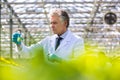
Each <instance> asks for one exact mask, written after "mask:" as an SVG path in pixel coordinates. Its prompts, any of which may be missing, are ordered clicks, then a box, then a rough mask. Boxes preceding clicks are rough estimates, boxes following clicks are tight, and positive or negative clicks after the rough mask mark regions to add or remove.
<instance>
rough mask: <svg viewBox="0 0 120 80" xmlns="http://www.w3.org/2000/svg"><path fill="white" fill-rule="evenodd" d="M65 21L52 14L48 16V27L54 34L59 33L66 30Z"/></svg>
mask: <svg viewBox="0 0 120 80" xmlns="http://www.w3.org/2000/svg"><path fill="white" fill-rule="evenodd" d="M66 25H67V22H66V21H62V20H61V18H60V16H58V15H52V16H50V27H51V28H52V31H53V33H54V34H57V35H61V34H63V33H64V32H65V31H66Z"/></svg>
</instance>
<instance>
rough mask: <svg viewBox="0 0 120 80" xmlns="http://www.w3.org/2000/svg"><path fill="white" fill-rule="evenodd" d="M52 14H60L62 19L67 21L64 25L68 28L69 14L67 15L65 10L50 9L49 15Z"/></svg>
mask: <svg viewBox="0 0 120 80" xmlns="http://www.w3.org/2000/svg"><path fill="white" fill-rule="evenodd" d="M54 14H57V15H58V16H60V17H61V19H62V20H63V21H67V26H66V27H67V28H68V26H69V15H68V13H67V12H66V11H65V10H61V9H54V10H51V12H50V14H49V16H51V15H54Z"/></svg>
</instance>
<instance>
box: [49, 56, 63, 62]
mask: <svg viewBox="0 0 120 80" xmlns="http://www.w3.org/2000/svg"><path fill="white" fill-rule="evenodd" d="M48 60H49V61H51V62H61V61H62V59H61V58H60V57H58V56H56V55H55V54H49V55H48Z"/></svg>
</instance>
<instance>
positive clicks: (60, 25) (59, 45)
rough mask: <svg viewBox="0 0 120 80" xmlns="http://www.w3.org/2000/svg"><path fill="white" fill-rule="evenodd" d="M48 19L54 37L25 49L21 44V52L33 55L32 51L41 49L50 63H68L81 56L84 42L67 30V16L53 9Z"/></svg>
mask: <svg viewBox="0 0 120 80" xmlns="http://www.w3.org/2000/svg"><path fill="white" fill-rule="evenodd" d="M49 18H50V27H51V29H52V31H53V33H54V35H53V36H49V37H46V38H45V39H43V40H41V41H40V42H38V43H37V44H34V45H32V46H30V47H26V46H25V45H24V44H23V43H21V44H19V45H20V46H21V48H22V51H23V52H26V53H33V54H34V52H33V51H34V49H36V48H38V49H39V48H40V49H41V47H42V49H43V52H44V56H45V57H46V58H47V59H49V60H50V61H61V60H67V61H68V60H71V59H75V58H76V57H79V56H80V55H81V54H83V51H84V41H83V39H82V38H81V37H78V36H76V35H74V34H73V33H72V32H71V31H70V30H68V26H69V16H68V14H67V12H66V11H64V10H61V9H55V10H53V11H52V12H51V13H50V17H49ZM13 36H14V35H13ZM13 38H14V37H13ZM14 39H16V38H14ZM13 42H15V41H13ZM15 43H16V42H15Z"/></svg>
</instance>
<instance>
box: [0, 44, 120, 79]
mask: <svg viewBox="0 0 120 80" xmlns="http://www.w3.org/2000/svg"><path fill="white" fill-rule="evenodd" d="M115 52H116V51H115ZM36 53H37V52H36ZM41 53H42V52H41ZM119 75H120V57H119V56H112V57H111V56H110V57H108V56H106V55H105V54H104V51H103V50H101V49H99V48H98V47H97V46H90V45H86V46H85V54H83V55H82V56H80V57H79V58H78V59H76V60H71V61H67V62H65V61H63V62H61V63H49V62H46V61H45V60H44V59H43V57H42V55H41V54H40V55H37V56H36V57H34V58H32V59H5V58H2V57H1V58H0V80H120V77H119Z"/></svg>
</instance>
